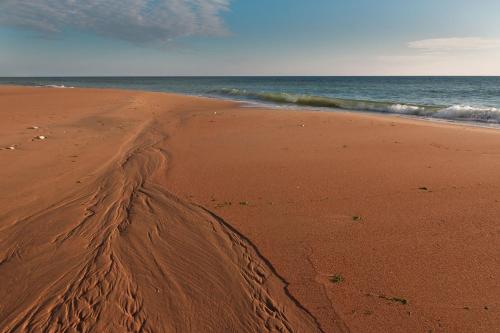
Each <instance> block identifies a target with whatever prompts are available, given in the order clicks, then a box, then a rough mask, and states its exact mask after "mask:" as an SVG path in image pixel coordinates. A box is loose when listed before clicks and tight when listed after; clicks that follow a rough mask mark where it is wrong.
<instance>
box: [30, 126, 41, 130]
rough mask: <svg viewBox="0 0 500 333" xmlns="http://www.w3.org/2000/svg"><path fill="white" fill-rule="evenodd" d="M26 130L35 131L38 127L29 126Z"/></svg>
mask: <svg viewBox="0 0 500 333" xmlns="http://www.w3.org/2000/svg"><path fill="white" fill-rule="evenodd" d="M28 129H32V130H36V129H39V127H38V126H30V127H28Z"/></svg>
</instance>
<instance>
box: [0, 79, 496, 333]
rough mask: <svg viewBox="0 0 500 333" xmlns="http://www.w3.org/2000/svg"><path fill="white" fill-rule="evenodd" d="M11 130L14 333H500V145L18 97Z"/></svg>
mask: <svg viewBox="0 0 500 333" xmlns="http://www.w3.org/2000/svg"><path fill="white" fill-rule="evenodd" d="M0 117H1V119H2V121H1V122H0V133H1V135H0V148H8V147H14V148H15V149H3V150H0V165H1V166H2V167H1V168H0V331H1V332H26V331H33V332H42V331H47V332H62V331H66V330H68V331H78V332H176V331H177V332H266V331H285V332H287V331H289V332H317V331H323V332H343V331H353V332H403V331H404V332H428V331H432V332H495V331H497V329H498V327H500V284H499V283H498V282H497V281H498V280H499V278H500V276H499V273H500V257H499V256H498V253H500V226H499V223H500V222H499V219H498V216H500V177H498V171H499V170H500V132H499V131H497V130H487V129H480V128H473V127H467V126H458V125H449V124H436V123H430V122H424V121H413V120H408V119H402V118H396V117H388V116H387V117H384V116H372V115H365V114H353V113H320V112H304V111H286V110H263V109H249V108H241V107H240V106H238V105H237V104H235V103H232V102H225V101H217V100H208V99H201V98H193V97H185V96H176V95H169V94H157V93H144V92H132V91H128V92H127V91H114V90H93V89H67V90H63V89H45V88H18V87H2V88H0ZM32 127H38V128H32ZM40 136H44V137H45V139H44V140H40V139H36V137H40Z"/></svg>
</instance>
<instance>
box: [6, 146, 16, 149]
mask: <svg viewBox="0 0 500 333" xmlns="http://www.w3.org/2000/svg"><path fill="white" fill-rule="evenodd" d="M5 149H8V150H15V149H16V147H15V146H9V147H7V148H5Z"/></svg>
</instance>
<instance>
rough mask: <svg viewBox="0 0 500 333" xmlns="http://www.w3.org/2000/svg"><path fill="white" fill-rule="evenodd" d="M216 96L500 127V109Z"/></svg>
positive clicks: (239, 92)
mask: <svg viewBox="0 0 500 333" xmlns="http://www.w3.org/2000/svg"><path fill="white" fill-rule="evenodd" d="M212 93H215V94H217V95H222V96H227V97H239V98H245V99H251V100H257V101H263V102H270V103H274V104H289V105H297V106H309V107H321V108H333V109H342V110H351V111H370V112H383V113H394V114H402V115H413V116H421V117H428V118H437V119H446V120H460V121H474V122H484V123H494V124H500V109H497V108H494V107H476V106H470V105H450V106H435V105H413V104H406V103H392V102H380V101H366V100H353V99H341V98H330V97H322V96H311V95H299V94H288V93H269V92H251V91H247V90H244V89H219V90H216V91H213V92H212Z"/></svg>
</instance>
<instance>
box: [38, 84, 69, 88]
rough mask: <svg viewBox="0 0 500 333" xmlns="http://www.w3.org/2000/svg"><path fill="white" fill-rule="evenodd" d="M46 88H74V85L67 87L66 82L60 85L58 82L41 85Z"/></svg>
mask: <svg viewBox="0 0 500 333" xmlns="http://www.w3.org/2000/svg"><path fill="white" fill-rule="evenodd" d="M40 87H44V88H56V89H73V88H74V87H67V86H65V85H64V84H61V85H58V84H46V85H44V86H40Z"/></svg>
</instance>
